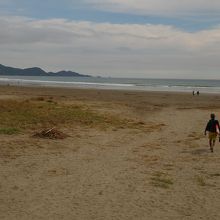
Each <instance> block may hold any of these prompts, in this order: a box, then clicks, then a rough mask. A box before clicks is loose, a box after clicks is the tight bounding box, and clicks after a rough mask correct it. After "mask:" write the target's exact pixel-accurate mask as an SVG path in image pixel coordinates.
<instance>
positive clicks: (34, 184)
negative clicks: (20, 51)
mask: <svg viewBox="0 0 220 220" xmlns="http://www.w3.org/2000/svg"><path fill="white" fill-rule="evenodd" d="M42 97H43V98H44V99H45V100H47V99H48V98H51V97H52V98H53V101H54V102H56V103H58V105H59V104H60V105H61V104H62V105H81V106H85V107H86V108H88V109H90V110H91V111H92V112H94V113H96V114H100V115H108V116H109V115H110V116H111V117H113V116H114V117H115V118H117V119H118V121H120V120H122V121H123V120H128V121H129V120H132V123H133V122H135V123H136V125H137V126H126V124H122V125H121V126H120V125H118V124H117V126H115V125H111V126H105V127H100V126H99V125H96V124H95V125H92V126H91V125H89V126H88V125H81V124H80V123H77V124H74V123H73V124H71V125H69V124H65V123H64V124H63V125H62V124H59V126H58V129H60V130H61V131H63V132H65V133H67V134H68V135H69V136H70V137H68V138H66V139H63V140H51V139H41V138H33V137H32V134H33V133H34V132H35V129H34V127H33V128H32V129H30V128H27V129H24V130H22V131H21V132H19V133H18V134H13V135H7V134H0V138H1V141H0V173H1V176H0V219H10V220H11V219H22V220H23V219H27V220H29V219H66V220H69V219H79V220H82V219H86V220H87V219H88V220H90V219H95V220H99V219H105V220H108V219H109V220H110V219H124V220H129V219H130V220H133V219H138V220H139V219H144V220H145V219H153V220H155V219H158V220H159V219H169V220H170V219H175V220H176V219H204V220H207V219H212V220H213V219H216V220H217V219H220V211H219V208H220V169H219V168H220V143H218V142H217V143H216V147H215V148H214V153H211V152H210V151H209V148H208V140H207V137H205V136H204V134H203V133H204V128H205V125H206V123H207V121H208V119H209V115H210V113H211V112H214V113H216V115H217V117H219V118H220V108H219V107H220V96H219V95H214V94H209V95H208V94H206V95H205V94H201V95H200V96H192V95H191V94H189V93H168V92H166V93H162V92H138V91H136V92H134V91H110V90H87V89H64V88H37V87H33V88H30V87H13V86H1V87H0V102H1V101H3V100H16V101H21V102H22V101H24V100H33V99H35V100H40V98H42ZM1 110H2V111H3V109H1ZM119 119H120V120H119ZM133 124H134V123H133ZM127 125H129V124H127ZM1 126H2V125H1ZM1 126H0V127H1ZM49 127H50V126H49ZM36 130H37V128H36Z"/></svg>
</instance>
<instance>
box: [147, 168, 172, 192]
mask: <svg viewBox="0 0 220 220" xmlns="http://www.w3.org/2000/svg"><path fill="white" fill-rule="evenodd" d="M151 184H152V185H153V186H155V187H159V188H163V189H168V188H169V187H170V186H171V185H173V180H172V179H171V178H170V177H168V176H167V174H166V173H163V172H156V173H155V174H154V175H153V177H151Z"/></svg>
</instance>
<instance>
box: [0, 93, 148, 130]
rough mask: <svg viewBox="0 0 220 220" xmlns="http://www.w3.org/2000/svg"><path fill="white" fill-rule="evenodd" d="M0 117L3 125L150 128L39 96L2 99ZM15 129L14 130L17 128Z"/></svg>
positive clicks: (20, 126)
mask: <svg viewBox="0 0 220 220" xmlns="http://www.w3.org/2000/svg"><path fill="white" fill-rule="evenodd" d="M0 110H1V114H0V120H1V125H2V126H3V127H9V128H14V127H16V128H17V129H19V130H22V129H40V128H45V127H46V128H48V127H49V128H51V127H62V126H75V125H85V126H89V127H93V126H98V127H100V128H102V129H105V128H109V127H116V128H131V129H141V130H149V126H150V128H151V125H149V126H148V125H145V124H144V123H139V122H137V121H135V120H130V119H123V118H119V117H118V116H115V115H111V114H101V113H99V112H97V111H94V110H93V109H91V108H89V107H88V106H86V105H77V104H75V105H74V104H64V103H57V102H54V101H51V102H48V100H47V99H44V98H43V97H39V98H36V99H34V100H33V99H29V100H25V101H16V100H2V101H1V103H0ZM15 131H16V130H14V132H15Z"/></svg>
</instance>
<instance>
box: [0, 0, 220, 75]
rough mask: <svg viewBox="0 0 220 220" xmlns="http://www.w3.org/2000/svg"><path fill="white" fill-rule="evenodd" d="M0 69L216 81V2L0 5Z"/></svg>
mask: <svg viewBox="0 0 220 220" xmlns="http://www.w3.org/2000/svg"><path fill="white" fill-rule="evenodd" d="M0 63H1V64H3V65H8V66H14V67H20V68H25V67H33V66H38V67H41V68H43V69H44V70H46V71H58V70H62V69H65V70H72V71H76V72H79V73H82V74H91V75H94V76H97V75H99V76H112V77H136V78H139V77H141V78H198V79H203V78H204V79H205V78H206V79H213V78H216V79H220V1H219V0H210V1H207V0H184V1H178V0H62V1H60V0H59V1H58V0H44V1H42V0H0Z"/></svg>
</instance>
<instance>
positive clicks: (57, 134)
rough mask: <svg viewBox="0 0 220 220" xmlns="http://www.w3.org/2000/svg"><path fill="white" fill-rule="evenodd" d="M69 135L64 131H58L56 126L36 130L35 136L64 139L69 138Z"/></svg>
mask: <svg viewBox="0 0 220 220" xmlns="http://www.w3.org/2000/svg"><path fill="white" fill-rule="evenodd" d="M68 136H69V135H67V134H65V133H63V132H62V131H58V130H57V129H55V128H50V129H44V130H42V131H40V132H36V133H35V134H34V135H33V137H39V138H49V139H64V138H67V137H68Z"/></svg>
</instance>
